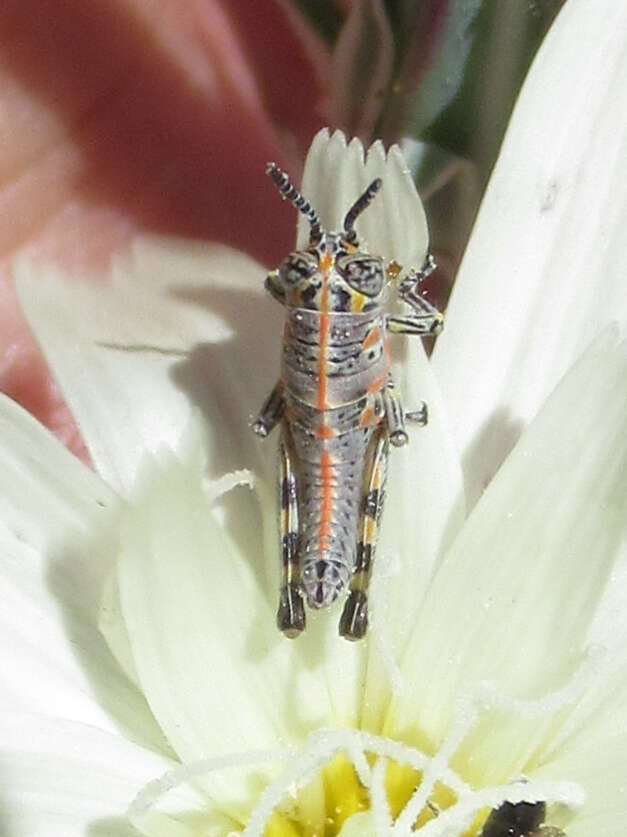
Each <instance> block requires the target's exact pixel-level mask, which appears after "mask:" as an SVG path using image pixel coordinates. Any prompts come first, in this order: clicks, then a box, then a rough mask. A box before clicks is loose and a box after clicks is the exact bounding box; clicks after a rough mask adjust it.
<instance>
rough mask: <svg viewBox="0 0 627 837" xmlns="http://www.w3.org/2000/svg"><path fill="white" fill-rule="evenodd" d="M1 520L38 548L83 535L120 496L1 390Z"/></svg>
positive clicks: (20, 538)
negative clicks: (62, 539) (61, 539)
mask: <svg viewBox="0 0 627 837" xmlns="http://www.w3.org/2000/svg"><path fill="white" fill-rule="evenodd" d="M0 473H1V474H2V484H1V488H0V520H2V522H3V523H4V524H5V525H6V526H7V528H8V529H9V531H10V532H11V533H12V534H13V535H14V537H15V538H16V539H17V540H19V541H21V542H23V543H25V544H27V545H28V546H29V547H32V548H33V549H34V550H36V551H44V550H46V549H49V548H50V546H51V545H52V544H54V543H55V541H56V540H58V539H59V538H67V537H70V536H71V535H77V534H79V533H80V534H84V533H85V532H86V531H88V530H89V527H90V526H95V525H96V523H97V521H98V520H99V519H100V518H102V517H103V516H105V515H107V514H108V509H111V508H114V507H115V505H116V503H117V500H116V498H115V495H114V494H113V492H111V491H110V490H109V489H108V488H107V486H106V485H105V484H104V483H103V482H102V480H100V479H99V478H98V477H97V476H96V475H95V474H94V473H93V471H91V470H90V469H89V468H86V467H85V466H84V465H83V464H82V463H81V462H79V460H78V459H76V457H74V456H72V454H70V453H69V452H68V451H67V450H66V449H65V448H64V447H63V445H62V444H61V443H60V442H58V441H57V440H56V439H55V438H54V437H53V436H52V434H51V433H49V432H48V431H47V430H46V429H45V428H44V427H42V425H41V424H39V422H37V421H36V420H35V419H34V418H33V417H32V416H31V415H30V414H29V413H27V412H26V410H23V409H22V408H21V407H19V406H18V405H17V404H16V403H15V402H14V401H11V399H9V398H7V397H6V396H3V395H0Z"/></svg>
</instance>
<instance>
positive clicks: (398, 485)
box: [361, 338, 464, 732]
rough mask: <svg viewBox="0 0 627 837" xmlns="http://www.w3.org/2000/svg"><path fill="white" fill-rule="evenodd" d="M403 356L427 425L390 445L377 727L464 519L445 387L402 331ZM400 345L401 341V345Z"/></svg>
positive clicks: (378, 579) (373, 689) (380, 560)
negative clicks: (398, 667)
mask: <svg viewBox="0 0 627 837" xmlns="http://www.w3.org/2000/svg"><path fill="white" fill-rule="evenodd" d="M396 340H397V341H399V342H401V344H402V349H404V353H405V357H404V358H403V361H402V362H400V363H397V364H395V365H394V379H395V381H396V386H397V389H398V391H399V394H400V396H401V397H402V399H403V403H404V406H405V409H407V410H415V409H417V408H418V407H419V405H420V403H421V401H422V400H424V401H426V403H427V404H428V408H429V422H428V424H427V426H426V427H416V426H415V425H412V424H411V423H410V422H408V423H407V426H406V428H407V432H408V434H409V437H410V438H409V443H408V444H407V445H406V446H405V447H403V448H400V449H395V448H392V449H391V451H390V462H389V474H388V481H387V487H386V500H385V508H384V510H383V519H382V525H381V539H380V543H379V544H378V545H377V558H376V560H375V564H374V577H373V582H372V584H371V593H370V598H371V604H372V629H371V637H370V646H371V648H370V654H371V658H370V662H369V665H368V683H367V691H366V695H365V697H364V713H363V715H362V718H361V725H362V727H363V728H366V729H369V730H371V731H372V732H379V731H380V728H381V716H382V712H383V710H384V708H385V701H387V700H388V699H389V689H390V686H392V688H393V689H394V688H395V682H394V672H393V670H391V668H390V663H392V665H394V661H398V659H400V656H401V654H402V652H403V649H404V647H405V643H406V642H407V638H408V636H409V635H410V633H411V631H412V629H413V626H414V624H415V621H416V616H417V613H418V611H419V609H420V607H421V606H422V602H423V596H424V595H425V592H426V590H427V589H428V585H429V582H430V581H431V577H432V574H433V571H434V569H435V568H436V566H437V564H438V562H439V560H440V559H441V558H442V556H443V554H444V552H445V549H446V548H447V547H448V546H449V545H450V543H451V541H452V540H453V537H454V536H455V535H456V534H457V531H458V530H459V529H460V528H461V526H462V524H463V521H464V503H463V485H462V474H461V466H460V463H459V460H458V459H457V455H456V452H455V450H454V446H453V441H452V437H451V434H450V432H449V430H448V426H447V418H446V415H445V412H444V410H443V408H442V404H441V398H440V394H439V391H438V388H437V384H436V382H435V380H434V376H433V373H432V371H431V368H430V365H429V361H428V359H427V357H426V355H425V352H424V349H423V347H422V344H421V342H420V341H419V340H417V339H416V338H413V339H412V338H406V339H404V340H403V339H402V338H396ZM398 348H400V347H398Z"/></svg>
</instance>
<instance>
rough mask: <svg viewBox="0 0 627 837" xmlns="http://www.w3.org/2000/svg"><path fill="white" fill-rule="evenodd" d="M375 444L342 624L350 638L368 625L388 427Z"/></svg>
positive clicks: (343, 632) (358, 635)
mask: <svg viewBox="0 0 627 837" xmlns="http://www.w3.org/2000/svg"><path fill="white" fill-rule="evenodd" d="M373 446H374V447H373V453H372V458H371V459H370V468H369V471H368V472H367V476H366V480H365V483H364V499H363V506H362V510H361V515H360V518H359V542H358V544H357V557H356V561H355V569H354V571H353V576H352V578H351V582H350V586H349V594H348V598H347V599H346V602H345V603H344V609H343V611H342V616H341V618H340V624H339V632H340V636H343V637H344V638H345V639H349V640H356V639H361V638H362V637H363V636H364V635H365V633H366V630H367V628H368V585H369V583H370V576H371V574H372V563H373V561H374V553H375V548H376V543H377V537H378V534H379V521H380V519H381V511H382V509H383V500H384V492H385V476H386V471H387V459H388V451H389V443H388V430H387V427H385V426H382V427H381V428H380V429H379V430H377V431H376V433H375V436H374V437H373Z"/></svg>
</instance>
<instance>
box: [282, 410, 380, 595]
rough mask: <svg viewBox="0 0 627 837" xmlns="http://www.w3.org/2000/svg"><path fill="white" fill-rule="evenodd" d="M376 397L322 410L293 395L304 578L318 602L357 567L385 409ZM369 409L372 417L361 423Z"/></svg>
mask: <svg viewBox="0 0 627 837" xmlns="http://www.w3.org/2000/svg"><path fill="white" fill-rule="evenodd" d="M375 400H376V399H374V398H364V399H361V400H360V401H359V402H355V403H354V404H349V405H345V406H344V407H341V408H338V409H335V410H325V411H318V410H316V409H315V408H312V407H311V406H309V405H306V404H303V403H302V402H298V401H296V400H294V399H289V398H288V404H287V414H288V416H289V426H290V433H291V438H292V445H293V450H294V459H295V470H296V479H297V484H298V489H297V490H298V507H299V508H298V511H299V514H298V517H299V537H298V544H299V546H298V563H299V567H300V580H301V585H302V589H303V592H304V594H305V597H306V599H307V602H308V604H309V605H310V606H311V607H314V608H321V607H326V606H328V605H329V604H331V603H332V602H333V601H334V600H335V599H336V598H337V596H338V595H339V593H340V592H341V591H342V590H343V589H344V588H345V587H346V586H347V585H348V583H349V581H350V578H351V575H352V572H353V569H354V567H355V562H356V550H357V544H358V540H359V536H358V528H359V520H360V512H361V507H362V495H363V482H364V469H365V467H366V462H367V452H368V450H369V445H370V439H371V437H372V433H373V427H374V426H375V425H376V423H378V421H380V420H381V418H382V412H383V411H382V409H380V408H378V407H376V405H375ZM369 402H372V404H369ZM366 410H368V411H369V413H368V414H369V415H371V416H372V420H371V421H370V420H369V423H368V424H367V425H366V426H362V418H363V415H364V412H365V411H366ZM375 416H376V418H375Z"/></svg>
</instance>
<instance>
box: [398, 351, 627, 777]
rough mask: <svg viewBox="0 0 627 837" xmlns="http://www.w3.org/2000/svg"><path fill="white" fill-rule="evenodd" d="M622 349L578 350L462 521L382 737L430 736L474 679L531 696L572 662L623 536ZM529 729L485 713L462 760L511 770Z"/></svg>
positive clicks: (562, 675)
mask: <svg viewBox="0 0 627 837" xmlns="http://www.w3.org/2000/svg"><path fill="white" fill-rule="evenodd" d="M626 355H627V352H626V348H625V345H624V344H623V345H621V346H620V347H618V348H615V347H614V340H613V337H611V336H606V337H605V338H604V339H602V340H600V341H598V342H597V344H595V346H593V347H592V349H591V350H589V351H588V352H587V353H586V355H585V357H584V358H583V359H582V360H581V361H580V362H579V363H578V364H577V365H576V367H575V368H574V369H573V370H572V371H571V373H570V374H569V375H568V376H567V378H566V379H565V380H564V382H563V383H562V384H561V385H560V387H559V388H558V390H557V391H556V392H555V394H554V395H553V396H552V397H551V398H550V399H549V401H548V402H547V404H546V406H545V407H544V408H543V410H542V411H541V413H540V414H539V416H538V417H537V418H536V419H535V421H534V422H533V423H532V424H531V425H530V427H529V428H528V430H527V431H526V432H525V433H524V435H523V437H522V438H521V440H520V442H519V444H518V445H517V446H516V448H515V450H514V451H513V452H512V454H511V455H510V457H509V458H508V460H507V462H506V463H505V464H504V465H503V466H502V468H501V470H500V471H499V474H498V475H497V477H496V478H495V480H494V481H493V482H492V484H491V485H490V486H489V488H488V490H487V491H486V493H485V494H484V495H483V497H482V498H481V500H480V502H479V504H478V505H477V506H476V508H475V509H474V511H473V513H472V514H471V516H470V517H469V519H468V521H467V523H466V525H465V526H464V528H463V529H462V532H461V533H460V535H459V537H458V538H457V540H456V541H455V543H454V544H453V546H452V548H451V550H450V551H449V553H448V554H447V556H446V558H445V560H444V563H443V564H442V566H441V569H440V571H439V572H438V574H437V575H436V577H435V579H434V583H433V585H432V587H431V588H430V589H429V591H428V594H427V597H426V600H425V606H424V608H423V610H422V611H421V613H420V616H419V619H418V621H417V624H416V627H415V631H414V634H413V637H412V639H411V640H410V643H409V645H408V648H407V652H406V655H405V659H404V661H403V664H402V670H403V674H404V677H405V682H404V684H403V693H402V695H401V696H400V697H398V698H397V699H396V700H395V701H393V705H392V710H391V713H390V715H389V718H388V724H387V728H386V729H387V731H388V732H389V733H390V734H392V735H393V737H398V736H402V738H403V739H404V740H408V739H409V740H416V739H417V740H418V741H419V742H421V743H423V744H424V741H425V737H426V739H427V740H428V741H430V742H432V744H435V745H437V742H441V740H442V738H443V736H444V734H445V732H446V730H447V729H448V728H449V727H450V724H451V720H452V717H453V711H454V706H455V701H456V699H458V698H459V697H460V696H463V695H464V694H468V693H469V692H470V691H472V690H473V689H474V688H475V686H476V684H477V683H478V682H479V681H482V680H489V681H494V682H496V683H499V684H500V687H501V689H502V691H503V692H504V693H506V694H508V695H512V696H516V697H521V698H532V697H539V696H541V695H543V694H544V693H545V692H548V691H551V690H553V689H557V688H558V687H560V686H561V685H562V684H563V683H564V682H565V681H566V680H567V679H568V677H569V676H570V675H571V674H572V672H573V670H574V668H575V667H576V666H577V664H578V662H579V660H580V655H581V651H582V648H583V645H584V643H585V640H586V636H587V632H588V628H589V625H590V622H591V621H592V618H593V616H594V611H595V607H596V605H597V602H598V599H599V598H600V596H601V594H602V592H603V588H604V585H605V580H606V578H607V576H608V574H609V572H610V570H611V566H612V561H613V560H614V558H615V555H616V552H617V545H618V543H619V542H620V539H621V536H622V533H623V521H624V512H625V506H626V505H627V497H626V494H627V476H626V475H627V437H626V436H625V433H624V408H625V403H627V374H626V373H627V357H626ZM582 394H583V395H582ZM591 556H594V560H591ZM530 728H531V731H527V733H526V736H527V737H526V738H523V739H522V740H521V734H520V731H519V732H518V735H517V732H516V725H515V724H514V723H512V722H509V723H505V724H499V723H498V722H497V721H495V720H493V721H492V726H491V727H490V728H489V734H488V733H487V732H486V730H485V729H481V734H479V733H477V734H476V735H475V734H473V749H472V758H473V764H474V769H475V770H476V771H479V774H480V775H484V777H485V776H487V775H490V776H492V777H493V778H499V777H501V778H503V777H504V776H507V775H510V776H511V775H512V774H516V772H517V771H521V770H523V768H524V765H525V764H526V763H527V761H528V760H529V759H531V758H532V756H533V753H534V752H535V751H537V749H538V748H539V747H540V745H541V743H542V741H543V740H546V736H547V730H546V729H545V728H544V726H543V724H541V723H540V722H538V721H534V722H533V723H531V724H530ZM508 735H509V736H510V741H509V742H508V741H507V740H506V739H507V736H508ZM511 736H513V738H512V737H511ZM464 746H466V745H464ZM495 753H498V758H497V757H495ZM508 771H509V774H508ZM494 773H495V775H494V776H493V774H494Z"/></svg>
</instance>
